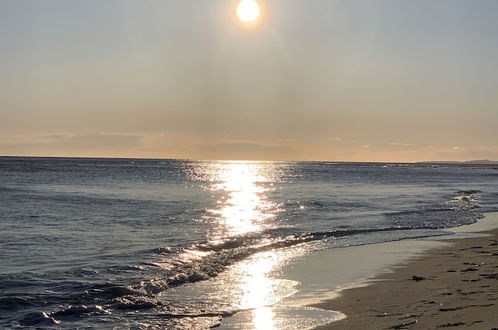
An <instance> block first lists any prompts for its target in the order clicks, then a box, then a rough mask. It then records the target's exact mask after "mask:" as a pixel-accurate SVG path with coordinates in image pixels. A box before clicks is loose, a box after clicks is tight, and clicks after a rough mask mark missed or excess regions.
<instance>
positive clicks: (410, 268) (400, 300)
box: [315, 230, 498, 330]
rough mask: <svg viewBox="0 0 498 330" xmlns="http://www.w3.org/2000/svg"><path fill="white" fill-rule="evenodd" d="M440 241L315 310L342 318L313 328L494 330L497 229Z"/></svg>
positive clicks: (497, 285)
mask: <svg viewBox="0 0 498 330" xmlns="http://www.w3.org/2000/svg"><path fill="white" fill-rule="evenodd" d="M485 234H486V236H484V235H483V237H472V238H463V239H451V240H445V241H446V242H450V243H452V245H451V246H449V247H443V248H437V249H433V250H430V251H429V252H426V253H424V254H423V255H421V256H419V257H416V258H415V259H413V260H411V261H410V262H408V263H407V264H405V265H402V266H398V267H396V268H394V269H393V270H392V272H389V273H385V274H383V275H380V276H377V277H375V278H374V279H372V280H371V281H370V283H371V285H368V286H364V287H356V288H352V289H347V290H345V291H343V292H342V294H341V295H340V296H339V297H338V298H336V299H333V300H329V301H326V302H324V303H320V304H318V305H316V306H315V307H318V308H323V309H328V310H334V311H340V312H342V313H344V314H346V315H347V318H345V319H343V320H341V321H337V322H334V323H331V324H329V325H326V326H323V327H320V328H318V329H321V330H324V329H440V328H441V329H445V328H462V329H498V230H491V231H486V232H485Z"/></svg>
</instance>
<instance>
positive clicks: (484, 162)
mask: <svg viewBox="0 0 498 330" xmlns="http://www.w3.org/2000/svg"><path fill="white" fill-rule="evenodd" d="M417 163H419V164H469V165H498V161H497V160H489V159H479V160H467V161H462V162H460V161H450V160H447V161H444V160H442V161H429V162H417Z"/></svg>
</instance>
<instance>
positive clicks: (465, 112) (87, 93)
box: [0, 0, 498, 161]
mask: <svg viewBox="0 0 498 330" xmlns="http://www.w3.org/2000/svg"><path fill="white" fill-rule="evenodd" d="M260 2H261V3H262V4H263V5H264V7H265V9H264V13H265V17H264V19H263V21H262V22H261V24H259V25H258V26H256V27H254V28H252V29H248V28H245V27H243V26H241V25H240V24H239V22H238V21H237V20H236V18H235V16H234V8H235V6H236V5H237V0H140V1H137V0H105V1H103V0H0V155H47V156H100V157H158V158H201V159H282V160H287V159H294V160H354V161H417V160H466V159H482V158H488V159H497V160H498V1H496V0H416V1H400V0H389V1H388V0H264V1H263V0H261V1H260Z"/></svg>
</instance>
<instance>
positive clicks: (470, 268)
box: [461, 267, 479, 272]
mask: <svg viewBox="0 0 498 330" xmlns="http://www.w3.org/2000/svg"><path fill="white" fill-rule="evenodd" d="M478 270H479V269H477V268H474V267H469V268H466V269H464V270H461V272H477V271H478Z"/></svg>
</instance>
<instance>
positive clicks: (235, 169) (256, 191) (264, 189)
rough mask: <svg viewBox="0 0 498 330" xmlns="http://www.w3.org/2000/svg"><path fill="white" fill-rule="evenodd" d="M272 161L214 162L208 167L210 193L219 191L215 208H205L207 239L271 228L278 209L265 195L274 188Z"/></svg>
mask: <svg viewBox="0 0 498 330" xmlns="http://www.w3.org/2000/svg"><path fill="white" fill-rule="evenodd" d="M273 166H274V165H273V164H261V163H252V162H229V163H216V164H214V165H213V166H212V167H211V168H209V169H208V170H207V173H206V174H207V176H208V181H209V183H210V184H209V186H208V187H207V188H208V189H209V190H210V191H212V192H217V193H221V196H220V198H219V200H218V201H217V207H215V208H212V209H210V210H208V212H207V215H206V219H207V220H208V221H210V222H211V223H212V224H213V230H212V231H211V232H210V237H209V241H210V242H212V243H217V242H219V243H221V242H223V241H224V239H226V238H229V237H234V236H241V235H244V234H247V233H253V232H259V231H262V230H264V229H267V228H271V227H273V224H272V223H271V220H272V219H274V218H275V215H276V213H277V212H278V211H279V209H278V205H277V204H276V203H274V202H272V201H271V200H269V198H268V193H269V192H271V191H272V190H273V189H274V188H273V183H272V181H271V180H272V178H271V175H273V173H272V169H273Z"/></svg>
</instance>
